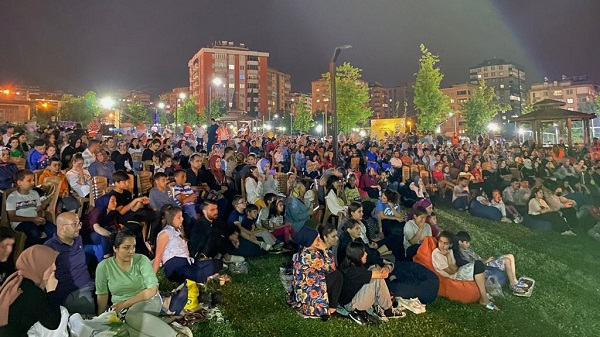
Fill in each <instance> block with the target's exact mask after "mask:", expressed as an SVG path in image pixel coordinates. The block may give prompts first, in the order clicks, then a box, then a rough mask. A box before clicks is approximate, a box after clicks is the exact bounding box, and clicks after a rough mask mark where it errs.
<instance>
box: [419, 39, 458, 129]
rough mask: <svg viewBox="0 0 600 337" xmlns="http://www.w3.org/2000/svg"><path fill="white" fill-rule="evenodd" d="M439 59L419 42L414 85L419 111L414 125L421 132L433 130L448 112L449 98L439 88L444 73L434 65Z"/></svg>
mask: <svg viewBox="0 0 600 337" xmlns="http://www.w3.org/2000/svg"><path fill="white" fill-rule="evenodd" d="M439 61H440V59H439V57H438V56H437V55H433V54H432V53H431V52H430V51H429V50H428V49H427V48H425V46H424V45H423V44H421V58H420V59H419V71H418V72H417V74H416V83H415V85H414V88H415V97H414V104H415V108H416V109H417V110H418V111H419V123H417V124H416V127H417V130H418V131H421V132H425V131H433V130H434V129H435V128H436V126H437V125H439V124H440V123H442V122H443V121H444V120H445V119H446V118H447V115H448V113H449V112H450V105H449V102H450V99H449V98H448V97H447V96H446V95H444V93H443V92H442V91H441V90H440V82H441V81H442V79H443V78H444V75H443V74H442V72H441V71H440V69H439V68H436V67H435V65H436V63H438V62H439Z"/></svg>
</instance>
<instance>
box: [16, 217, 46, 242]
mask: <svg viewBox="0 0 600 337" xmlns="http://www.w3.org/2000/svg"><path fill="white" fill-rule="evenodd" d="M15 229H16V230H18V231H19V232H23V233H25V235H27V240H25V248H27V247H31V246H33V245H37V244H42V243H44V241H46V240H47V239H49V238H51V237H52V236H53V235H54V233H56V226H55V225H54V224H53V223H51V222H50V221H46V223H45V224H43V225H40V226H38V225H36V224H34V223H33V222H31V221H24V222H21V223H20V224H19V225H17V227H15ZM42 233H46V238H44V239H42Z"/></svg>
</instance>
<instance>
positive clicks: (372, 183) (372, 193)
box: [359, 167, 381, 199]
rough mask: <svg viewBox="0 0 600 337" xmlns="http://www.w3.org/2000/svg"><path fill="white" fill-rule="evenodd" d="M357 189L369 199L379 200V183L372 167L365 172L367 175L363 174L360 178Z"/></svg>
mask: <svg viewBox="0 0 600 337" xmlns="http://www.w3.org/2000/svg"><path fill="white" fill-rule="evenodd" d="M359 187H360V189H361V190H363V191H365V192H367V194H368V195H369V198H371V199H376V198H379V194H380V192H381V186H379V181H378V180H377V172H375V169H374V168H373V167H369V169H368V170H367V174H364V175H363V176H362V177H361V178H360V185H359Z"/></svg>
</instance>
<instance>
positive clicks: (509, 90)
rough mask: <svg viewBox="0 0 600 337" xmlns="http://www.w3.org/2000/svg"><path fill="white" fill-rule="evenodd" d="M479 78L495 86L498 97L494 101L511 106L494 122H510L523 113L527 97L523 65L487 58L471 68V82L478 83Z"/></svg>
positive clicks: (488, 84)
mask: <svg viewBox="0 0 600 337" xmlns="http://www.w3.org/2000/svg"><path fill="white" fill-rule="evenodd" d="M479 80H485V83H486V85H487V86H489V87H493V88H494V91H495V92H496V95H497V96H498V99H496V100H495V101H494V102H493V103H496V104H501V105H508V106H510V109H508V110H506V111H504V112H501V113H499V114H498V115H497V116H496V117H495V118H494V122H496V123H501V124H509V123H510V121H511V119H512V118H514V117H518V116H520V115H521V112H522V111H523V107H524V105H525V100H526V98H527V91H526V89H525V69H524V68H523V66H521V65H519V64H517V63H515V62H509V61H506V60H503V59H500V58H494V59H490V60H485V61H483V62H482V63H480V64H478V65H476V66H474V67H471V68H470V69H469V81H470V83H471V84H475V85H477V84H478V82H479Z"/></svg>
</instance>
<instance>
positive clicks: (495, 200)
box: [491, 189, 523, 223]
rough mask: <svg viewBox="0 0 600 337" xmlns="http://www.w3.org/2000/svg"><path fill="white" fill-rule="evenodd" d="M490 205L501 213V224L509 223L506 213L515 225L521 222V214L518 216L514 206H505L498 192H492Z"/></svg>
mask: <svg viewBox="0 0 600 337" xmlns="http://www.w3.org/2000/svg"><path fill="white" fill-rule="evenodd" d="M491 205H492V206H494V207H496V208H497V209H499V210H500V213H502V222H510V219H509V218H508V217H507V216H506V215H507V213H509V214H510V215H511V216H512V218H513V220H514V222H515V223H521V222H523V217H522V216H521V214H519V212H518V211H517V209H516V208H515V206H513V205H507V204H505V203H504V201H503V200H502V193H500V190H497V189H494V190H492V202H491Z"/></svg>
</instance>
